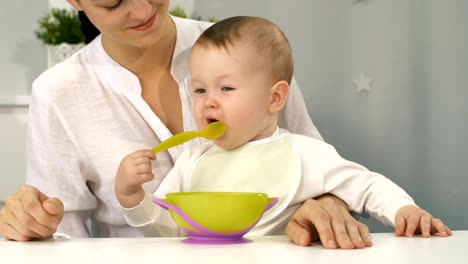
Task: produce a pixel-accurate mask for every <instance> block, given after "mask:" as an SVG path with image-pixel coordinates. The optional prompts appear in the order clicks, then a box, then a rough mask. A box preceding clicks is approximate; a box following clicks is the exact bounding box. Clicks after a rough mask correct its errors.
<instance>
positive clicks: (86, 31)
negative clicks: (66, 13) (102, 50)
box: [78, 11, 101, 44]
mask: <svg viewBox="0 0 468 264" xmlns="http://www.w3.org/2000/svg"><path fill="white" fill-rule="evenodd" d="M78 17H79V18H80V22H81V32H83V35H84V36H85V43H86V44H88V43H90V42H91V41H93V39H95V38H96V37H97V36H98V35H99V34H101V32H99V30H98V29H97V28H96V27H95V26H94V25H93V23H91V21H90V20H89V19H88V17H87V16H86V14H85V13H84V12H83V11H78Z"/></svg>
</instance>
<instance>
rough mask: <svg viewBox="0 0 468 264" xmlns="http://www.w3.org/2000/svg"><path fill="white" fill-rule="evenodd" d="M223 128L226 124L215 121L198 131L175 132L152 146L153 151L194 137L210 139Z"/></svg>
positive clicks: (217, 136) (222, 131)
mask: <svg viewBox="0 0 468 264" xmlns="http://www.w3.org/2000/svg"><path fill="white" fill-rule="evenodd" d="M224 130H226V124H224V122H220V121H216V122H213V123H210V124H208V125H207V126H205V127H204V128H203V129H201V130H198V131H185V132H181V133H179V134H176V135H174V136H172V137H170V138H168V139H166V140H164V141H163V142H161V143H160V144H159V145H157V146H156V147H154V148H153V152H154V153H155V154H156V153H158V152H161V151H164V150H166V149H168V148H172V147H175V146H177V145H180V144H183V143H185V142H187V141H189V140H192V139H194V138H196V137H204V138H207V139H211V140H213V139H217V138H219V137H221V136H222V135H223V134H224Z"/></svg>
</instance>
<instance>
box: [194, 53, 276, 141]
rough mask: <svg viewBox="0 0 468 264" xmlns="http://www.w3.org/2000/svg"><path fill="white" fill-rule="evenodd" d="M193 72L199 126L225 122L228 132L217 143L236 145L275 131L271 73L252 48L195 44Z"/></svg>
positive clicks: (195, 105) (195, 109) (195, 106)
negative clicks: (271, 110)
mask: <svg viewBox="0 0 468 264" xmlns="http://www.w3.org/2000/svg"><path fill="white" fill-rule="evenodd" d="M190 75H191V84H192V92H193V98H194V112H195V118H196V121H197V124H198V126H199V127H200V128H201V127H204V126H206V125H207V124H209V123H210V122H213V121H215V120H217V121H223V122H225V123H226V132H225V134H224V135H223V136H222V137H221V138H219V139H217V140H216V141H215V143H216V144H217V145H218V146H220V147H222V148H225V149H234V148H237V147H239V146H240V145H242V144H244V143H246V142H248V141H251V140H255V139H260V138H265V137H268V136H270V135H271V134H272V133H273V132H274V131H275V129H276V122H274V121H272V120H274V118H273V115H272V114H270V112H269V107H270V102H271V86H272V82H271V77H270V74H269V71H267V69H265V65H264V63H263V62H261V60H259V58H258V55H257V54H256V53H255V52H254V51H251V48H245V47H242V45H240V44H236V46H235V48H232V47H231V48H229V50H225V49H222V48H217V47H214V46H211V45H209V46H207V45H204V46H200V45H196V46H194V48H193V49H192V53H191V57H190Z"/></svg>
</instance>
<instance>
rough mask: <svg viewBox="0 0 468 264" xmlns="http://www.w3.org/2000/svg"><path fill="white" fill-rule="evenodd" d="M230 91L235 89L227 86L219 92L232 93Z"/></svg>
mask: <svg viewBox="0 0 468 264" xmlns="http://www.w3.org/2000/svg"><path fill="white" fill-rule="evenodd" d="M232 90H235V89H234V88H232V87H229V86H223V88H221V91H232Z"/></svg>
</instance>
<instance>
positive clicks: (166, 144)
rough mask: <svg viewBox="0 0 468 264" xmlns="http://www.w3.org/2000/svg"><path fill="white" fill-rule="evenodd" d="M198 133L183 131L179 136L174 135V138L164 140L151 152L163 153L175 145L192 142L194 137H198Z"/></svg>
mask: <svg viewBox="0 0 468 264" xmlns="http://www.w3.org/2000/svg"><path fill="white" fill-rule="evenodd" d="M199 136H200V135H199V132H198V131H185V132H182V133H179V134H175V135H174V136H172V137H170V138H168V139H166V140H164V141H163V142H161V143H160V144H159V145H157V146H156V147H154V148H153V149H152V150H153V152H154V153H155V154H156V153H159V152H161V151H164V150H166V149H168V148H172V147H175V146H177V145H180V144H183V143H185V142H187V141H189V140H192V139H194V138H196V137H199Z"/></svg>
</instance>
